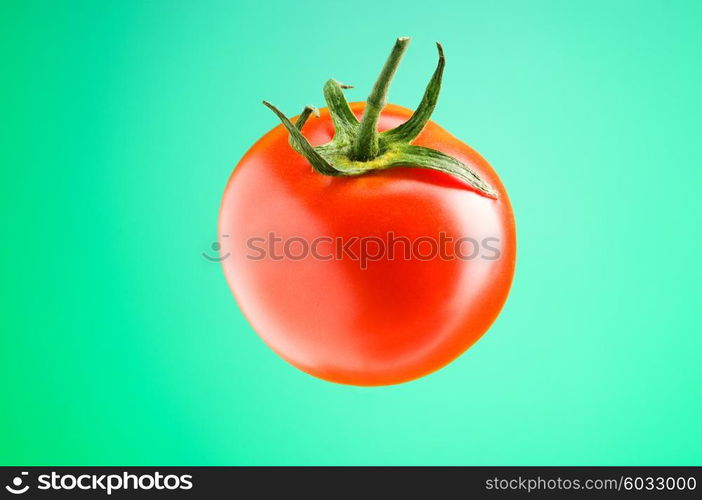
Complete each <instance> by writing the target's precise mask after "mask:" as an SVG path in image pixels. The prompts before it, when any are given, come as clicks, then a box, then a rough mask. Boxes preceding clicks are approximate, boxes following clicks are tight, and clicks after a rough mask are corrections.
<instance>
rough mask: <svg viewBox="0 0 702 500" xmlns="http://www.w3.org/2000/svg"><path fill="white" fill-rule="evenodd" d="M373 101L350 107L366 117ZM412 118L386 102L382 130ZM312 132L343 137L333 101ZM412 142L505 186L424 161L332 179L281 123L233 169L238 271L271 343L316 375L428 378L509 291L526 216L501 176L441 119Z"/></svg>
mask: <svg viewBox="0 0 702 500" xmlns="http://www.w3.org/2000/svg"><path fill="white" fill-rule="evenodd" d="M365 108H366V105H365V104H364V103H352V104H351V105H350V109H351V111H352V112H353V114H354V116H355V117H356V118H358V119H361V118H362V117H363V113H364V110H365ZM411 116H412V111H411V110H408V109H406V108H402V107H400V106H395V105H387V106H385V107H384V108H383V109H382V112H381V113H380V114H379V116H378V117H377V130H378V132H383V131H387V130H390V129H393V128H395V127H397V126H399V125H400V124H402V123H404V122H406V121H407V120H408V119H409V118H410V117H411ZM303 132H304V136H305V137H306V138H307V139H308V140H309V142H310V143H311V145H312V146H319V145H321V144H325V143H328V142H329V141H331V140H332V138H333V136H334V134H335V127H334V124H333V120H332V116H331V115H330V110H329V109H328V108H323V109H321V110H320V115H319V117H317V118H311V119H310V120H309V121H308V122H307V123H306V124H305V126H304V129H303ZM412 144H414V145H418V146H424V147H427V148H432V149H434V150H438V151H441V152H443V153H445V154H447V155H451V156H452V157H454V158H456V159H458V160H460V161H461V162H462V163H463V164H465V165H466V166H468V167H470V169H471V170H472V171H473V172H475V173H476V174H477V175H478V176H479V177H480V178H481V179H483V180H484V181H485V182H486V183H487V184H488V185H490V186H491V187H492V189H493V193H494V196H488V195H486V194H485V193H481V192H480V191H479V190H476V189H474V188H471V187H470V186H467V185H466V184H465V183H464V182H463V181H461V180H460V179H457V178H455V177H453V176H451V175H448V174H447V173H444V172H440V171H435V170H429V169H424V168H405V167H402V166H399V167H395V168H389V169H383V170H378V171H373V172H369V173H367V174H363V175H354V176H329V175H322V174H320V173H318V172H317V171H315V170H313V169H312V168H311V167H310V163H309V162H308V160H307V159H306V158H305V157H304V156H303V155H301V154H299V153H298V152H296V151H295V150H294V149H293V148H292V147H291V146H290V144H289V142H288V133H287V131H286V128H284V127H283V126H282V125H279V126H277V127H276V128H274V129H273V130H271V131H270V132H268V133H267V134H266V135H264V136H263V137H262V138H261V139H260V140H259V141H258V142H257V143H256V144H255V145H254V146H253V147H252V148H251V149H250V150H249V151H248V152H247V153H246V155H245V156H244V157H243V158H242V160H241V161H240V162H239V164H238V166H237V167H236V169H235V171H234V173H233V174H232V176H231V177H230V179H229V182H228V184H227V186H226V189H225V193H224V197H223V200H222V205H221V210H220V219H219V231H220V235H221V238H220V244H221V255H222V256H223V259H222V265H223V268H224V272H225V276H226V279H227V281H228V283H229V285H230V287H231V289H232V291H233V294H234V297H235V299H236V301H237V302H238V304H239V306H240V308H241V310H242V311H243V313H244V315H245V316H246V318H247V320H248V321H249V322H250V324H251V325H252V327H253V329H254V330H255V331H256V332H257V333H258V334H259V336H260V337H261V338H262V339H263V340H264V342H265V343H266V344H267V345H268V346H270V348H271V349H273V350H274V351H275V352H276V353H278V354H279V355H280V356H281V357H282V358H283V359H285V360H286V361H288V362H289V363H291V364H292V365H294V366H296V367H297V368H299V369H301V370H303V371H305V372H307V373H309V374H311V375H314V376H316V377H319V378H322V379H325V380H328V381H332V382H337V383H343V384H353V385H362V386H373V385H387V384H397V383H401V382H406V381H409V380H412V379H415V378H418V377H421V376H423V375H426V374H428V373H431V372H433V371H435V370H437V369H439V368H441V367H442V366H444V365H446V364H447V363H449V362H450V361H452V360H453V359H455V358H456V357H457V356H459V355H460V354H461V353H463V352H464V351H465V350H466V349H468V348H469V347H470V346H471V345H472V344H473V343H474V342H475V341H476V340H478V339H479V338H480V337H481V335H483V333H484V332H485V331H486V330H487V329H488V328H489V327H490V325H491V324H492V323H493V321H494V320H495V318H496V317H497V315H498V314H499V312H500V310H501V308H502V306H503V304H504V302H505V300H506V298H507V295H508V292H509V289H510V285H511V282H512V276H513V273H514V267H515V253H516V246H515V224H514V218H513V213H512V208H511V206H510V203H509V199H508V196H507V192H506V191H505V189H504V186H503V185H502V183H501V182H500V179H499V178H498V176H497V174H496V173H495V171H494V170H493V169H492V168H491V167H490V165H489V164H488V163H487V161H486V160H485V159H483V158H482V157H481V156H480V155H479V154H478V153H477V152H475V151H474V150H473V149H471V148H470V147H469V146H467V145H466V144H464V143H463V142H461V141H459V140H458V139H456V138H455V137H453V136H452V135H451V134H449V133H448V132H447V131H445V130H444V129H442V128H441V127H440V126H438V125H437V124H435V123H433V122H431V121H429V122H427V123H426V124H425V126H424V128H423V129H422V131H421V132H420V133H419V135H418V136H416V138H415V139H414V140H413V142H412ZM383 241H384V242H385V247H384V250H383V252H382V253H381V248H383V245H382V244H381V242H383ZM442 241H443V243H440V242H442ZM314 242H317V243H316V247H315V248H312V247H313V246H314V245H315V243H314ZM408 242H409V243H408ZM447 242H448V243H447ZM457 242H460V244H458V243H457ZM441 244H443V245H444V246H445V247H446V248H448V249H449V250H447V251H443V250H441V249H439V247H440V246H441ZM344 245H347V249H348V250H349V251H348V252H342V251H340V250H343V246H344ZM390 247H394V249H395V251H394V252H390ZM469 247H470V248H469ZM408 249H409V250H408ZM437 249H438V250H437ZM476 249H477V250H479V251H476ZM457 254H460V255H459V256H457ZM468 254H470V255H468ZM224 256H226V258H224Z"/></svg>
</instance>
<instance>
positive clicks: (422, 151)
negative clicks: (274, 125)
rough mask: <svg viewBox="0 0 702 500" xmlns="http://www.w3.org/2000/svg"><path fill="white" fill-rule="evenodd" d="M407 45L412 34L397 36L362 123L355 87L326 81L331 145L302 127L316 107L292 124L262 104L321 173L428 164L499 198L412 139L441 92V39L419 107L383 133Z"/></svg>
mask: <svg viewBox="0 0 702 500" xmlns="http://www.w3.org/2000/svg"><path fill="white" fill-rule="evenodd" d="M408 44H409V38H398V39H397V41H396V42H395V46H394V47H393V49H392V52H391V53H390V56H389V57H388V60H387V61H386V62H385V65H384V66H383V69H382V71H381V72H380V76H379V77H378V80H377V81H376V82H375V85H374V86H373V90H372V91H371V93H370V95H369V96H368V99H367V101H366V107H365V110H364V112H363V116H362V118H361V121H360V122H359V121H358V119H357V118H356V116H355V115H354V114H353V112H352V111H351V108H350V107H349V103H348V102H347V101H346V97H344V93H343V89H346V88H350V87H349V86H347V85H342V84H340V83H339V82H337V81H336V80H333V79H331V80H329V81H327V83H326V84H325V85H324V99H325V100H326V101H327V106H328V107H329V113H330V115H331V118H332V121H333V123H334V129H335V132H334V138H333V139H332V141H331V142H329V143H327V144H323V145H322V146H317V147H313V146H312V145H311V144H310V143H309V141H308V140H307V139H306V138H305V136H304V135H302V132H301V131H302V127H303V126H304V125H305V123H306V122H307V120H308V119H309V117H310V115H311V114H312V113H313V112H315V111H316V109H315V108H313V107H312V106H307V107H306V108H305V109H304V110H303V112H302V113H301V114H300V116H299V117H298V119H297V121H296V122H295V124H293V123H292V122H291V121H290V120H289V119H288V118H287V117H286V116H285V115H284V114H283V113H282V112H281V111H280V110H279V109H278V108H276V107H275V106H273V105H272V104H271V103H269V102H267V101H263V104H265V105H266V106H268V107H269V108H270V109H271V110H272V111H273V112H274V113H275V114H276V115H277V116H278V118H280V121H281V122H282V123H283V125H284V126H285V128H286V129H287V130H288V132H289V133H290V139H289V141H290V145H291V146H292V147H293V149H294V150H295V151H297V152H298V153H300V154H301V155H303V156H304V157H305V158H306V159H307V161H309V162H310V164H311V165H312V167H313V168H314V169H315V170H316V171H317V172H319V173H320V174H324V175H333V176H355V175H363V174H367V173H370V172H373V171H377V170H384V169H388V168H392V167H417V168H428V169H432V170H438V171H440V172H444V173H447V174H450V175H452V176H454V177H457V178H459V179H460V180H462V181H464V182H466V183H467V184H468V185H470V186H471V187H473V188H474V189H476V190H477V191H479V192H481V193H483V194H485V195H487V196H489V197H491V198H497V192H496V191H495V190H494V189H493V188H492V187H491V186H490V185H488V184H487V183H486V182H485V181H483V180H482V179H481V178H480V176H478V174H477V173H476V172H474V171H473V170H472V169H471V168H470V167H469V166H468V165H466V164H464V163H463V162H461V161H460V160H458V159H456V158H453V157H452V156H449V155H446V154H444V153H442V152H441V151H437V150H435V149H430V148H425V147H422V146H415V145H412V144H410V142H412V140H414V139H415V138H416V137H417V136H418V135H419V133H420V132H421V131H422V129H424V126H425V125H426V123H427V122H428V121H429V118H430V117H431V114H432V112H433V111H434V107H435V106H436V101H437V99H438V97H439V91H440V90H441V78H442V75H443V72H444V65H445V59H444V51H443V49H442V47H441V44H439V43H437V44H436V46H437V48H438V50H439V63H438V65H437V67H436V70H435V71H434V74H433V76H432V77H431V80H429V84H428V85H427V88H426V90H425V92H424V97H422V101H421V102H420V103H419V106H418V107H417V109H416V110H415V112H414V113H413V114H412V116H411V117H410V118H409V119H408V120H407V121H406V122H405V123H403V124H402V125H399V126H398V127H396V128H394V129H392V130H388V131H386V132H381V133H379V132H378V119H379V118H380V113H381V111H382V110H383V107H384V106H385V104H386V97H387V93H388V87H389V86H390V82H391V80H392V77H393V76H394V74H395V70H396V69H397V66H398V65H399V63H400V59H401V58H402V55H403V54H404V52H405V50H406V49H407V45H408Z"/></svg>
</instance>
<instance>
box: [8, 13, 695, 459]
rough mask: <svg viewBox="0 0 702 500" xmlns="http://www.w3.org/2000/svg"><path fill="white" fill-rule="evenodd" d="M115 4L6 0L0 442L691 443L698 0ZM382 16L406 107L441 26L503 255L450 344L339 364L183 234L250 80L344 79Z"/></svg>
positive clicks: (412, 448) (423, 455)
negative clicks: (478, 330)
mask: <svg viewBox="0 0 702 500" xmlns="http://www.w3.org/2000/svg"><path fill="white" fill-rule="evenodd" d="M117 3H118V2H114V4H117ZM109 4H111V3H110V2H46V3H42V2H21V1H16V2H7V1H2V4H1V5H2V10H1V12H0V42H1V47H2V49H1V50H2V53H1V54H0V55H1V56H2V77H1V78H0V104H1V109H0V114H1V116H2V119H1V120H0V127H1V128H0V141H1V143H0V147H1V156H0V161H1V162H2V178H1V179H0V217H2V260H1V261H0V265H1V266H2V270H1V276H2V301H1V303H0V311H1V314H2V316H1V323H0V325H1V326H0V329H1V330H0V331H1V334H0V335H1V336H0V384H1V385H0V389H1V393H0V463H1V464H5V465H8V464H46V465H48V464H163V465H167V464H515V465H520V464H554V465H558V464H564V465H568V464H603V465H610V464H697V465H699V464H702V451H701V449H702V429H701V426H700V422H702V389H701V383H702V362H701V351H702V328H701V326H702V325H701V322H700V310H701V306H702V304H701V303H700V302H701V301H700V296H701V294H700V288H699V282H700V279H701V278H702V276H701V272H700V271H701V266H700V262H699V253H700V243H701V241H702V238H701V237H700V222H701V220H702V209H701V206H702V204H701V202H700V183H701V181H702V174H701V173H700V172H702V168H701V167H702V153H701V150H702V148H701V147H700V146H701V143H700V135H701V126H700V115H701V114H702V97H701V93H700V88H702V70H701V69H700V67H701V66H700V54H701V52H702V50H701V49H702V34H701V32H700V29H699V26H700V23H701V22H702V3H700V2H696V1H690V2H680V1H677V2H667V1H660V2H637V1H632V2H621V1H619V2H611V1H581V2H519V1H515V2H466V1H451V2H430V3H429V4H426V5H419V4H417V5H416V6H415V5H414V4H412V3H411V2H409V3H408V2H405V1H403V2H377V1H360V2H353V3H346V4H343V5H341V4H340V5H339V6H338V7H335V8H334V9H332V8H330V4H329V2H328V1H319V2H287V1H277V2H265V3H262V2H210V1H205V2H170V1H161V2H139V1H129V2H119V6H114V5H113V6H109ZM337 9H338V11H336V12H335V10H337ZM368 16H371V17H370V18H369V17H368ZM398 35H410V36H412V37H413V43H412V45H411V46H410V50H409V52H408V54H407V56H406V58H405V61H404V62H403V65H402V67H401V68H400V70H399V72H398V75H397V78H396V80H395V83H394V86H393V88H392V89H391V96H390V99H391V101H392V102H396V103H398V104H402V105H405V106H413V105H414V104H415V103H416V102H417V101H418V100H419V98H420V96H421V93H422V91H423V87H424V84H425V82H426V80H427V78H428V77H429V75H430V74H431V72H432V71H433V68H434V64H435V57H436V54H435V48H434V46H433V42H434V40H441V41H442V42H443V43H444V46H445V48H446V54H447V58H448V65H447V70H446V75H445V76H446V80H445V86H444V90H443V94H442V96H441V99H440V101H439V106H438V108H437V110H436V113H435V115H434V118H435V120H436V121H437V122H438V123H440V124H442V125H443V126H444V127H445V128H447V129H448V130H450V131H452V132H453V133H454V134H455V135H457V136H458V137H461V138H463V139H465V140H466V141H467V142H469V143H470V144H471V145H473V146H474V147H475V148H476V149H478V150H479V151H480V152H481V153H483V154H484V155H485V156H486V157H487V158H488V160H489V161H490V162H491V163H492V164H493V165H494V167H495V168H496V169H497V171H498V172H499V173H500V175H501V177H502V179H503V181H504V183H505V184H506V186H507V188H508V190H509V192H510V194H511V197H512V201H513V203H514V207H515V212H516V215H517V225H518V231H519V260H518V266H517V274H516V278H515V283H514V288H513V291H512V294H511V296H510V299H509V301H508V303H507V305H506V307H505V309H504V311H503V314H502V315H501V316H500V318H499V319H498V321H497V323H496V324H495V325H494V327H493V328H492V329H491V330H490V332H489V333H488V334H487V335H486V336H485V337H484V338H483V339H482V340H481V341H480V342H479V343H478V344H477V345H475V346H474V347H473V348H472V349H471V350H470V351H469V352H468V353H466V354H465V355H464V356H463V357H461V358H460V359H459V360H457V361H456V362H454V363H453V364H451V365H450V366H448V367H447V368H445V369H443V370H441V371H440V372H438V373H436V374H433V375H431V376H429V377H426V378H424V379H421V380H418V381H415V382H412V383H409V384H405V385H401V386H396V387H387V388H375V389H363V388H354V387H344V386H338V385H333V384H329V383H326V382H322V381H319V380H316V379H314V378H311V377H309V376H307V375H305V374H303V373H301V372H298V371H297V370H295V369H293V368H291V367H290V366H288V365H287V364H285V363H284V362H283V361H281V360H280V359H279V358H278V357H276V356H275V355H274V354H273V353H272V352H271V351H270V350H269V349H268V348H267V347H265V345H264V344H263V343H262V342H261V341H260V340H259V339H258V338H257V337H256V335H255V334H254V333H253V331H252V330H251V329H250V327H249V326H248V325H247V324H246V322H245V321H244V319H243V317H242V315H241V313H240V312H239V310H238V309H237V307H236V306H235V304H234V301H233V299H232V297H231V295H230V292H229V290H228V287H227V285H226V284H225V281H224V279H223V276H222V272H221V270H220V268H219V266H218V265H216V264H211V263H208V262H207V261H205V260H204V259H203V258H202V257H201V255H200V254H201V252H203V251H206V250H208V248H209V245H210V243H211V242H212V241H213V240H214V239H215V238H216V219H217V211H218V206H219V201H220V196H221V194H222V190H223V188H224V184H225V182H226V180H227V178H228V176H229V174H230V172H231V169H232V168H233V167H234V165H235V164H236V162H237V161H238V159H239V158H240V157H241V155H242V154H243V153H244V152H245V151H246V149H247V148H248V147H249V146H250V145H251V144H252V143H253V142H254V141H255V140H256V139H257V138H258V137H259V136H260V135H262V134H263V133H264V132H265V131H267V130H268V129H269V128H271V127H273V126H274V125H276V123H277V120H276V119H275V117H274V116H273V115H272V114H271V113H270V111H268V110H266V109H265V108H264V107H263V106H262V105H261V104H260V101H261V99H263V98H267V99H270V100H271V101H272V102H275V103H276V104H277V105H279V106H280V107H281V108H282V109H283V110H284V111H286V112H287V113H288V114H294V113H297V112H298V111H299V110H300V109H301V108H302V106H303V105H304V104H308V103H312V104H318V105H319V104H321V103H322V95H321V90H322V84H323V82H324V81H325V80H326V79H327V78H329V77H330V76H333V77H336V78H338V79H340V80H341V81H344V82H349V83H352V84H355V85H356V86H357V89H354V90H352V91H350V92H349V96H350V98H351V99H352V100H362V99H363V98H364V97H365V95H366V93H367V91H368V89H369V88H370V86H371V84H372V82H373V80H374V78H375V76H376V74H377V72H378V70H379V68H380V65H381V64H382V61H383V60H384V58H385V56H386V54H387V52H388V51H389V49H390V47H391V45H392V42H393V39H394V37H396V36H398Z"/></svg>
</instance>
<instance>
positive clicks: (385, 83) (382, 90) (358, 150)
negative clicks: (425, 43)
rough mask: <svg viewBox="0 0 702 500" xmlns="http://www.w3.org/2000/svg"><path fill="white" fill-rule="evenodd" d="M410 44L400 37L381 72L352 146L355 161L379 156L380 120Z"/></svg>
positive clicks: (367, 102)
mask: <svg viewBox="0 0 702 500" xmlns="http://www.w3.org/2000/svg"><path fill="white" fill-rule="evenodd" d="M409 42H410V39H409V38H407V37H400V38H398V39H397V40H396V41H395V45H394V46H393V48H392V52H390V56H388V59H387V61H385V65H384V66H383V69H382V70H381V71H380V75H378V79H377V80H376V82H375V85H373V90H371V93H370V95H369V96H368V99H367V100H366V108H365V110H364V111H363V117H362V118H361V126H360V127H359V129H358V135H357V136H356V140H355V141H354V143H353V145H352V146H351V158H352V159H353V160H356V161H368V160H372V159H373V158H375V157H376V156H377V155H378V118H379V117H380V112H381V111H382V110H383V108H384V107H385V102H386V99H387V95H388V89H389V88H390V82H391V81H392V78H393V77H394V76H395V72H396V71H397V67H398V66H399V65H400V60H402V56H403V54H404V53H405V51H406V50H407V46H408V45H409Z"/></svg>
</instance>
